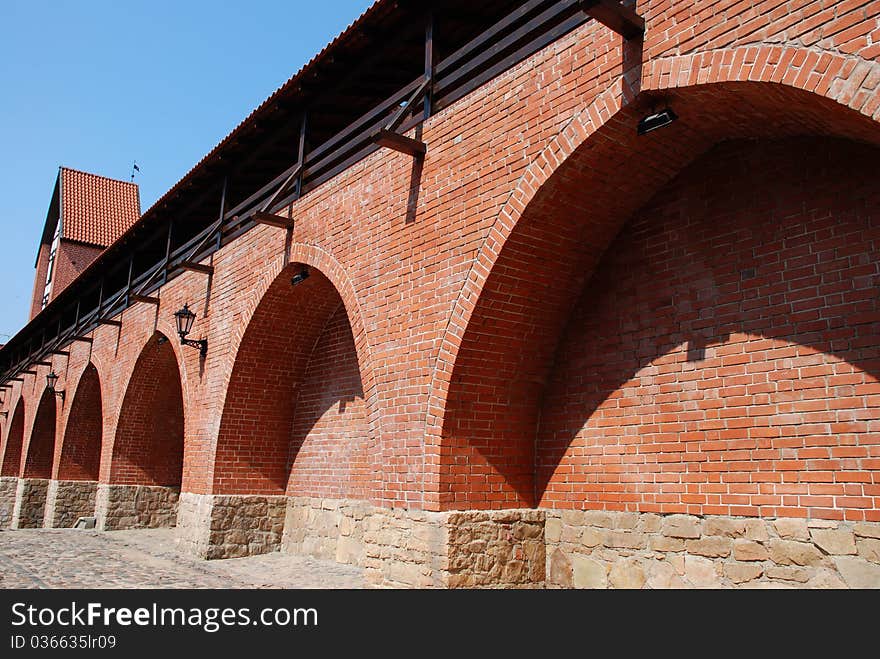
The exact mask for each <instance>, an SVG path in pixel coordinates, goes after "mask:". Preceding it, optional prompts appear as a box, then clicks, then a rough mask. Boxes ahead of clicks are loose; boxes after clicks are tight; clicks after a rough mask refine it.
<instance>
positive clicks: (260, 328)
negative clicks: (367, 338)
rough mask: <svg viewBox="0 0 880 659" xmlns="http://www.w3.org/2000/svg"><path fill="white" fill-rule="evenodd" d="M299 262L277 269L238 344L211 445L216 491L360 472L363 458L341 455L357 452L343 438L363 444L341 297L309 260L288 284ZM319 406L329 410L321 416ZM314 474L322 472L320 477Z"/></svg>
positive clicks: (312, 485) (272, 487) (270, 490)
mask: <svg viewBox="0 0 880 659" xmlns="http://www.w3.org/2000/svg"><path fill="white" fill-rule="evenodd" d="M301 269H302V268H301V266H299V265H296V264H294V265H291V266H289V267H287V268H286V269H285V270H283V271H282V272H281V274H280V275H278V277H277V278H276V279H275V281H274V282H273V283H272V285H271V287H270V288H269V290H268V291H267V292H266V294H265V295H264V296H263V298H262V300H261V301H260V305H259V307H258V308H257V310H256V312H255V313H254V315H253V317H252V319H251V321H250V323H249V324H248V327H247V331H246V333H245V335H244V338H243V339H242V342H241V345H240V347H239V349H238V354H237V356H236V359H235V366H234V368H233V372H232V377H231V379H230V383H229V387H228V390H227V395H226V403H225V405H224V409H223V421H222V424H221V427H220V436H219V441H218V447H217V461H216V466H215V468H214V486H215V492H217V493H223V494H283V493H284V492H285V490H286V489H287V490H290V491H291V493H294V494H299V495H308V494H311V493H313V492H314V493H315V495H316V496H318V494H317V492H318V491H319V490H320V489H321V487H326V488H330V489H334V490H339V489H340V488H341V489H347V488H356V487H357V485H356V484H355V483H353V482H351V481H352V477H353V473H352V472H351V470H352V469H355V471H358V470H359V477H360V476H362V475H363V472H364V468H363V467H362V465H360V464H355V465H351V464H350V461H351V458H350V457H349V456H347V455H346V453H347V452H348V451H352V453H356V451H354V450H352V449H351V448H348V447H347V446H346V444H348V445H350V446H351V447H356V448H357V449H361V450H362V444H363V442H364V440H365V437H364V436H365V430H364V427H363V426H364V420H363V398H362V396H363V391H362V390H363V385H362V383H361V381H360V375H359V371H358V362H357V355H356V353H355V346H354V340H353V338H352V335H351V326H350V325H349V323H348V316H347V314H346V310H345V306H344V305H343V303H342V299H341V298H340V296H339V293H338V292H337V291H336V289H335V288H334V286H333V284H332V283H331V282H330V281H329V280H328V279H327V278H326V277H325V276H324V275H323V274H322V273H321V272H320V271H318V270H317V269H315V268H312V269H311V270H310V272H311V275H310V277H309V278H308V279H307V280H305V281H304V282H303V283H301V284H299V285H297V286H292V285H291V277H292V276H293V275H294V274H296V273H298V272H300V270H301ZM313 360H314V363H313ZM340 406H341V407H340ZM334 408H335V409H334ZM325 412H326V413H327V414H328V415H330V416H328V417H327V418H323V415H324V414H325ZM334 415H335V417H336V418H332V417H333V416H334ZM336 445H338V446H336ZM315 446H321V447H322V448H321V449H316V448H315ZM331 448H335V449H336V455H335V456H334V458H333V459H332V460H331V461H330V462H328V456H327V455H326V453H325V451H326V450H328V449H331ZM300 453H301V454H300ZM359 459H360V458H355V461H357V460H359ZM294 461H295V465H296V466H295V468H294V475H293V476H291V463H292V462H294ZM328 464H332V465H333V466H332V467H328V466H327V465H328ZM328 469H329V471H328ZM319 474H321V475H322V476H326V477H328V478H327V481H326V482H324V483H320V484H319V483H318V482H317V480H320V479H318V475H319ZM288 481H290V485H289V486H288ZM361 488H363V485H361Z"/></svg>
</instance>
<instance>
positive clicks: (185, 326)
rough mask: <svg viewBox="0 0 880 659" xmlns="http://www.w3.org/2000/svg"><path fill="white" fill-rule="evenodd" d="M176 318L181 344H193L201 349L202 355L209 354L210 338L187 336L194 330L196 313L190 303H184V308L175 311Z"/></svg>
mask: <svg viewBox="0 0 880 659" xmlns="http://www.w3.org/2000/svg"><path fill="white" fill-rule="evenodd" d="M174 319H175V320H176V321H177V333H178V334H179V335H180V345H182V346H192V347H194V348H198V349H199V353H200V354H201V356H202V357H204V356H205V355H207V354H208V339H200V340H199V341H193V340H192V339H188V338H186V337H187V335H188V334H189V333H190V330H192V325H193V321H194V320H195V319H196V315H195V314H194V313H193V312H192V311H191V310H190V308H189V304H184V305H183V309H181V310H180V311H175V312H174Z"/></svg>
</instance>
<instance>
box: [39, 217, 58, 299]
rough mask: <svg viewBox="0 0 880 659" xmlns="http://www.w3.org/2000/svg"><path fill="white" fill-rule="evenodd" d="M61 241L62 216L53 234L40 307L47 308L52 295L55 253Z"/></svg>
mask: <svg viewBox="0 0 880 659" xmlns="http://www.w3.org/2000/svg"><path fill="white" fill-rule="evenodd" d="M59 242H61V218H60V217H59V218H58V223H57V224H56V225H55V235H54V236H52V246H51V247H50V248H49V263H48V264H47V265H46V285H45V287H44V288H43V301H42V306H41V307H40V309H45V308H46V305H47V304H49V298H50V297H51V296H52V274H53V272H54V270H55V254H56V252H57V251H58V243H59Z"/></svg>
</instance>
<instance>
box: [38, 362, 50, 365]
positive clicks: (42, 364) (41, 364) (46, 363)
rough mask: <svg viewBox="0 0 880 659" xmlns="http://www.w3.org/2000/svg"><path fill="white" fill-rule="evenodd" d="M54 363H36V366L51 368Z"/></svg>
mask: <svg viewBox="0 0 880 659" xmlns="http://www.w3.org/2000/svg"><path fill="white" fill-rule="evenodd" d="M51 365H52V362H34V366H51Z"/></svg>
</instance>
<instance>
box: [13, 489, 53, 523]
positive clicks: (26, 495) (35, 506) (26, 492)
mask: <svg viewBox="0 0 880 659" xmlns="http://www.w3.org/2000/svg"><path fill="white" fill-rule="evenodd" d="M48 491H49V480H48V479H45V478H19V479H18V486H17V489H16V493H15V509H14V510H13V513H12V528H14V529H39V528H42V526H43V522H44V520H45V513H46V496H47V494H48Z"/></svg>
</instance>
